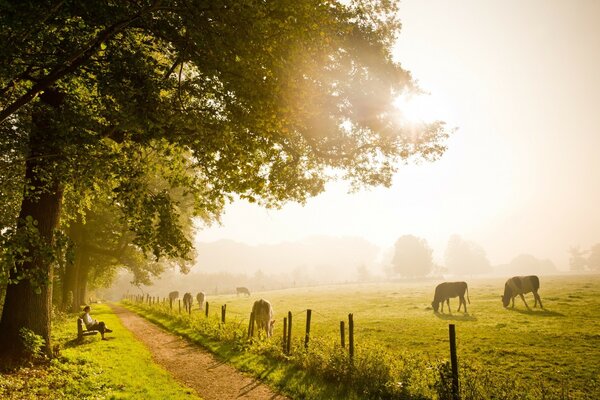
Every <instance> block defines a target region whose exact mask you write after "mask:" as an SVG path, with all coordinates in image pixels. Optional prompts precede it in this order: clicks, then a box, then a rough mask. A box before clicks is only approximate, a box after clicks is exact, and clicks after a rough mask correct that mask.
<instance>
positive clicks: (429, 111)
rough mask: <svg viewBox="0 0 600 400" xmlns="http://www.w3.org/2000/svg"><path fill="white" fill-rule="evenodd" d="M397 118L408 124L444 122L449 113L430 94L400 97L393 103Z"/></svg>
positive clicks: (445, 107) (438, 100)
mask: <svg viewBox="0 0 600 400" xmlns="http://www.w3.org/2000/svg"><path fill="white" fill-rule="evenodd" d="M394 107H395V108H396V110H397V111H398V113H399V115H398V116H399V118H400V119H401V120H402V121H403V122H405V123H409V124H422V123H430V122H435V121H446V120H448V119H449V116H450V113H449V111H448V107H447V106H446V104H445V102H444V101H443V100H441V99H440V98H439V97H435V96H433V95H431V94H419V95H400V96H398V97H396V100H395V101H394Z"/></svg>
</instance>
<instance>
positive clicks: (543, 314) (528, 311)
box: [507, 308, 565, 317]
mask: <svg viewBox="0 0 600 400" xmlns="http://www.w3.org/2000/svg"><path fill="white" fill-rule="evenodd" d="M507 310H508V311H512V312H516V313H519V314H525V315H533V316H536V317H564V316H565V314H562V313H559V312H556V311H550V310H543V309H537V310H531V309H520V308H507Z"/></svg>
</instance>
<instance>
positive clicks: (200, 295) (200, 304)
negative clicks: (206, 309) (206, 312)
mask: <svg viewBox="0 0 600 400" xmlns="http://www.w3.org/2000/svg"><path fill="white" fill-rule="evenodd" d="M205 299H206V295H205V294H204V292H198V294H197V295H196V300H198V307H200V308H202V307H203V305H204V300H205Z"/></svg>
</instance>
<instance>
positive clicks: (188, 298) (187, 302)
mask: <svg viewBox="0 0 600 400" xmlns="http://www.w3.org/2000/svg"><path fill="white" fill-rule="evenodd" d="M193 305H194V298H193V297H192V294H191V293H189V292H188V293H186V294H184V295H183V308H184V309H185V312H187V313H190V312H192V306H193Z"/></svg>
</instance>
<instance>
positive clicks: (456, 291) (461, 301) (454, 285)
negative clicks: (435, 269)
mask: <svg viewBox="0 0 600 400" xmlns="http://www.w3.org/2000/svg"><path fill="white" fill-rule="evenodd" d="M465 292H467V300H469V304H471V299H469V288H468V287H467V282H443V283H440V284H439V285H437V286H436V288H435V294H434V296H433V301H432V302H431V307H433V311H434V312H438V308H439V306H440V303H442V312H444V301H445V302H446V303H447V304H448V312H451V311H450V298H451V297H458V311H460V307H461V306H462V305H464V306H465V312H467V302H466V301H465Z"/></svg>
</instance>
